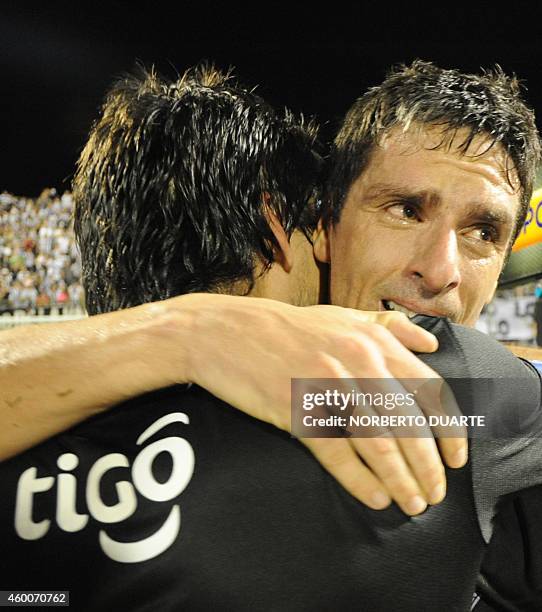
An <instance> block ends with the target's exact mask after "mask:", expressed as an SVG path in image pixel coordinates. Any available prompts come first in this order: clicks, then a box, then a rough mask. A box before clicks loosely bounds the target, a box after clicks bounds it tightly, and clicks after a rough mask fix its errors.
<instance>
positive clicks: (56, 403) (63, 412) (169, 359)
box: [0, 296, 195, 460]
mask: <svg viewBox="0 0 542 612" xmlns="http://www.w3.org/2000/svg"><path fill="white" fill-rule="evenodd" d="M194 301H195V300H194V298H192V296H186V297H182V298H175V299H173V300H168V301H166V302H159V303H155V304H145V305H143V306H139V307H136V308H132V309H129V310H124V311H119V312H115V313H109V314H105V315H99V316H96V317H90V318H88V319H84V320H80V321H70V322H66V323H60V324H46V325H31V326H25V327H19V328H14V329H12V330H7V331H3V332H1V333H0V460H3V459H6V458H8V457H10V456H12V455H14V454H17V453H18V452H21V451H22V450H24V449H26V448H28V447H30V446H33V445H34V444H37V443H38V442H41V441H42V440H44V439H46V438H48V437H50V436H52V435H54V434H56V433H58V432H60V431H63V430H65V429H67V428H69V427H71V426H72V425H75V424H76V423H78V422H80V421H82V420H84V419H86V418H88V417H90V416H92V415H94V414H97V413H99V412H101V411H103V410H106V409H107V408H109V407H111V406H113V405H115V404H118V403H119V402H122V401H124V400H126V399H128V398H130V397H133V396H135V395H138V394H140V393H144V392H146V391H151V390H153V389H157V388H160V387H164V386H168V385H171V384H174V383H175V382H184V381H185V380H186V374H185V372H186V370H185V369H184V363H185V356H186V352H185V347H186V346H189V345H190V344H189V342H188V333H189V332H188V329H189V327H190V322H191V320H192V318H193V317H192V314H191V313H192V312H194Z"/></svg>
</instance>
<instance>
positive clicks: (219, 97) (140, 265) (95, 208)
mask: <svg viewBox="0 0 542 612" xmlns="http://www.w3.org/2000/svg"><path fill="white" fill-rule="evenodd" d="M315 146H316V129H315V127H314V126H313V125H312V124H308V125H305V124H304V123H303V120H302V119H301V120H297V119H295V118H294V117H293V116H292V114H291V113H289V112H288V111H283V112H276V111H274V110H273V109H272V108H271V107H270V106H268V105H267V104H266V103H265V102H264V101H263V100H262V99H261V98H259V97H258V96H257V95H256V94H255V93H254V92H253V91H252V90H248V89H247V88H245V87H243V86H241V85H239V84H238V83H236V82H235V81H234V80H233V79H232V77H231V76H230V75H229V74H223V73H220V72H219V71H218V70H216V69H215V68H213V67H209V66H201V67H198V68H196V69H194V70H189V71H187V72H186V73H185V74H184V75H183V76H182V77H180V78H179V79H178V80H176V81H175V82H169V81H166V80H164V79H162V78H160V77H159V76H157V75H156V74H155V73H154V72H153V71H151V72H146V71H144V70H141V71H140V73H139V74H137V75H134V76H128V77H125V78H123V79H121V80H119V81H118V82H117V83H116V84H115V85H114V86H113V87H112V89H111V90H110V91H109V93H108V95H107V97H106V100H105V103H104V105H103V108H102V113H101V116H100V117H99V119H98V120H97V122H96V123H95V125H94V126H93V128H92V130H91V133H90V137H89V140H88V142H87V144H86V146H85V148H84V150H83V152H82V154H81V156H80V159H79V162H78V169H77V173H76V175H75V178H74V186H73V194H74V202H75V232H76V237H77V240H78V242H79V246H80V249H81V256H82V264H83V282H84V286H85V292H86V298H87V309H88V311H89V314H96V313H99V312H106V311H110V310H117V309H120V308H126V307H129V306H134V305H137V304H141V303H144V302H149V301H154V300H161V299H166V298H169V297H172V296H175V295H180V294H183V293H189V292H196V291H213V290H214V291H221V290H222V291H229V290H230V288H231V287H232V286H233V285H234V284H235V283H238V282H239V283H241V284H244V285H245V286H246V287H250V285H251V283H252V282H253V280H254V274H255V266H256V263H257V260H258V258H259V259H260V261H263V262H264V264H265V265H269V264H270V263H271V262H272V261H273V245H274V241H275V238H274V235H273V233H272V232H271V230H270V229H269V225H268V222H267V217H266V211H265V208H264V206H263V201H264V194H268V195H269V197H265V200H266V202H267V203H266V205H267V206H268V207H269V208H270V209H271V210H272V211H273V212H274V213H275V214H276V215H277V217H278V219H279V220H280V221H281V222H282V224H283V226H284V229H285V231H286V233H287V234H288V235H290V234H291V233H292V232H293V230H294V229H301V230H303V231H305V232H306V233H308V232H309V231H311V230H312V229H313V227H314V225H315V222H316V219H315V212H314V210H311V209H310V207H308V206H307V202H308V200H309V199H310V196H311V195H312V193H313V190H314V188H315V185H316V184H317V180H318V174H319V171H320V166H321V159H320V157H319V156H318V154H316V153H315Z"/></svg>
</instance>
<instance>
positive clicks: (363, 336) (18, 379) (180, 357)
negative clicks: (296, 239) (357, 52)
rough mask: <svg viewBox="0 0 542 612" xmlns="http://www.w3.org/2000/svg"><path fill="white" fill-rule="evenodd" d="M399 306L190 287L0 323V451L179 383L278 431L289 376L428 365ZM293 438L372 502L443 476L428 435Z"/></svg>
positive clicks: (13, 450)
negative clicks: (149, 298) (69, 313)
mask: <svg viewBox="0 0 542 612" xmlns="http://www.w3.org/2000/svg"><path fill="white" fill-rule="evenodd" d="M399 315H400V313H386V314H385V315H384V316H383V317H382V316H380V317H379V318H378V317H377V319H376V320H378V321H380V323H382V324H383V325H375V324H374V322H371V321H374V320H375V319H374V317H373V318H371V317H372V315H368V314H364V313H360V312H358V311H355V310H350V309H343V308H338V307H334V306H314V307H305V308H300V307H296V306H290V305H287V304H283V303H280V302H275V301H272V300H267V299H261V298H243V297H235V296H225V295H213V294H192V295H185V296H179V297H176V298H171V299H169V300H164V301H162V302H155V303H151V304H144V305H141V306H137V307H134V308H130V309H127V310H123V311H118V312H112V313H107V314H103V315H97V316H94V317H90V318H88V319H83V320H80V321H70V322H65V323H59V324H47V325H40V326H38V325H34V326H25V327H19V328H14V329H11V330H7V331H3V332H2V333H1V335H0V389H1V390H2V391H1V394H0V424H1V425H2V426H1V427H0V460H4V459H7V458H9V457H10V456H13V455H14V454H17V453H19V452H21V451H23V450H25V449H26V448H29V447H30V446H33V445H35V444H37V443H39V442H40V441H42V440H44V439H46V438H48V437H50V436H52V435H55V434H57V433H59V432H61V431H64V430H66V429H67V428H69V427H71V426H73V425H75V424H77V423H79V422H80V421H83V420H85V419H86V418H89V417H90V416H93V415H95V414H98V413H100V412H102V411H104V410H107V409H109V408H110V407H112V406H114V405H115V404H118V403H120V402H122V401H125V400H127V399H129V398H131V397H134V396H136V395H139V394H141V393H145V392H148V391H152V390H155V389H158V388H162V387H166V386H169V385H172V384H176V383H185V382H194V383H196V384H199V385H200V386H202V387H204V388H206V389H207V390H208V391H210V392H211V393H213V394H214V395H216V396H217V397H220V398H221V399H223V400H224V401H226V402H228V403H231V404H232V405H234V406H235V407H236V408H239V409H241V410H243V411H244V412H247V413H248V414H250V415H251V416H253V417H255V418H258V419H260V420H264V421H267V422H270V423H272V424H273V425H275V426H277V427H279V428H281V429H283V430H286V431H289V430H290V429H291V422H290V379H291V378H292V377H298V378H309V377H311V378H315V377H318V378H337V377H341V376H342V377H345V376H346V377H351V378H362V377H366V378H371V377H374V378H376V377H392V376H395V377H398V378H401V377H402V378H423V377H425V376H428V375H429V374H430V373H431V372H432V371H430V370H429V369H428V368H427V366H425V365H424V364H422V362H420V361H419V360H418V359H417V358H416V357H414V355H412V353H410V351H409V350H407V349H406V348H405V346H403V344H404V345H406V346H408V347H409V348H410V349H412V350H417V351H425V352H429V351H433V350H435V349H436V341H435V339H434V337H433V336H432V335H430V334H428V333H427V332H425V330H422V329H421V328H418V327H416V326H415V325H413V324H412V323H410V322H409V321H408V319H407V318H406V317H405V316H404V315H400V316H399ZM368 321H370V322H368ZM385 327H387V328H388V329H389V330H390V331H388V329H385ZM240 339H242V341H241V340H240ZM401 343H403V344H401ZM377 354H378V358H376V359H375V355H377ZM292 364H295V365H292ZM354 364H355V365H354ZM360 364H364V365H363V367H362V366H361V365H360ZM433 374H434V373H433ZM277 383H280V384H277ZM302 441H303V442H304V443H305V444H306V445H307V446H308V447H309V448H310V450H311V451H312V452H313V454H314V455H315V456H316V458H317V459H318V461H320V463H321V464H322V465H323V466H324V467H325V468H326V469H327V470H328V471H329V472H330V473H331V474H332V475H333V476H334V477H335V478H336V479H337V480H338V481H339V482H340V483H341V484H342V485H343V486H344V487H345V488H346V489H347V490H348V491H349V492H350V493H351V494H352V495H354V497H356V498H357V499H359V500H360V501H362V502H363V503H366V504H367V505H369V506H371V507H373V508H379V507H385V506H387V505H388V504H389V503H390V501H391V499H394V500H395V501H397V503H399V505H400V506H401V507H402V508H403V509H404V510H405V511H406V512H408V513H411V514H416V513H417V512H416V511H413V510H411V509H409V501H410V500H411V499H412V497H413V496H414V495H415V492H413V487H414V485H411V486H410V488H409V487H408V486H405V478H406V476H408V478H411V479H412V480H413V481H415V479H416V478H417V479H418V480H419V482H420V489H421V490H422V494H425V498H426V499H427V500H428V501H429V499H428V498H429V497H430V494H431V492H432V491H434V490H435V488H436V487H441V484H442V482H443V480H444V472H443V466H442V463H441V461H440V457H439V456H438V452H437V451H436V445H435V442H434V440H433V439H429V440H428V439H418V440H403V441H400V442H396V441H395V440H394V439H393V437H390V438H381V439H370V438H366V439H356V440H350V441H348V440H347V439H322V440H320V439H311V440H302ZM431 445H432V446H431ZM433 447H434V449H433ZM367 449H368V450H367ZM366 450H367V453H368V454H367V455H365V454H364V453H365V452H366ZM440 450H441V453H442V454H443V456H444V458H445V460H446V462H447V463H448V465H450V466H451V467H459V466H460V465H462V464H463V463H464V462H465V461H466V441H465V440H462V439H446V440H445V445H444V446H443V445H442V441H441V444H440ZM403 455H404V457H406V459H407V461H408V465H407V461H406V460H405V458H404V457H403ZM360 456H361V457H363V459H364V460H365V462H366V463H367V464H368V466H369V467H368V466H367V465H365V464H364V463H362V462H361V461H360ZM411 470H412V473H411ZM405 475H406V476H405ZM444 482H445V481H444ZM441 489H442V487H441ZM419 492H420V491H419V490H418V493H419ZM439 496H440V497H441V498H442V497H443V496H444V490H442V491H441V492H440V493H439ZM431 501H432V503H437V501H439V500H434V499H433V500H431ZM418 511H422V510H418Z"/></svg>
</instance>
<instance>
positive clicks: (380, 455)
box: [351, 436, 427, 515]
mask: <svg viewBox="0 0 542 612" xmlns="http://www.w3.org/2000/svg"><path fill="white" fill-rule="evenodd" d="M351 442H352V444H353V446H354V447H355V449H356V451H357V452H358V454H359V455H360V457H362V458H363V460H364V461H365V463H367V465H368V467H369V468H371V470H372V471H373V473H374V475H375V476H376V477H377V478H378V480H379V481H380V482H382V484H383V485H384V486H385V487H386V490H387V491H388V493H389V495H390V496H391V497H392V499H393V500H394V501H395V502H396V503H397V505H398V506H399V507H400V508H401V510H403V512H405V514H409V515H416V514H420V513H421V512H423V511H424V510H425V509H426V507H427V502H426V500H425V499H424V496H423V492H422V490H421V489H420V487H419V486H418V483H417V482H416V480H415V478H414V477H413V475H412V472H411V470H410V467H409V466H408V465H407V463H406V462H405V458H404V456H403V454H402V452H401V450H400V448H399V446H398V444H397V440H395V439H394V438H393V437H391V436H390V437H386V436H384V437H376V438H351Z"/></svg>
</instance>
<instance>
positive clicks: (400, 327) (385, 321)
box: [376, 312, 438, 353]
mask: <svg viewBox="0 0 542 612" xmlns="http://www.w3.org/2000/svg"><path fill="white" fill-rule="evenodd" d="M376 322H377V323H379V324H380V325H384V326H385V327H386V328H387V329H388V330H389V331H390V332H391V333H392V334H393V335H394V336H395V337H396V338H397V340H399V342H401V343H402V344H404V346H406V347H407V348H408V349H410V350H411V351H416V352H418V353H434V352H435V351H436V350H437V349H438V340H437V338H436V336H434V335H433V334H432V333H431V332H428V331H427V330H425V329H423V327H419V326H418V325H416V324H415V323H413V322H412V321H411V320H410V319H409V318H408V317H407V316H406V315H405V314H404V313H402V312H385V313H381V314H380V315H379V317H378V318H377V320H376Z"/></svg>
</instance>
